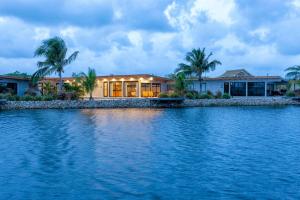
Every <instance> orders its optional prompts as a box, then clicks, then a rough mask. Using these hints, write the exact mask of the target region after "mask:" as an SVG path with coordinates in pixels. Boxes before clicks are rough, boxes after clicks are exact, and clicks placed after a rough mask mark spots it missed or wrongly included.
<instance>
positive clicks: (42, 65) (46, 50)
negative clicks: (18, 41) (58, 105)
mask: <svg viewBox="0 0 300 200" xmlns="http://www.w3.org/2000/svg"><path fill="white" fill-rule="evenodd" d="M67 52H68V48H67V46H66V43H65V41H64V40H63V39H61V38H60V37H54V38H50V39H47V40H44V41H43V42H42V44H41V46H39V47H38V48H37V49H36V51H35V53H34V55H35V56H38V57H39V56H42V57H45V60H44V61H39V62H38V63H37V66H38V70H37V71H36V72H35V73H34V74H33V75H32V81H33V82H37V81H38V80H40V79H41V78H43V77H45V76H47V75H51V74H53V73H57V74H58V76H59V86H58V91H59V93H61V92H62V90H63V80H62V73H64V70H65V67H66V66H67V65H69V64H70V63H72V62H73V61H74V60H75V59H76V58H77V56H78V53H79V52H78V51H75V52H73V53H72V54H71V55H70V56H69V57H67Z"/></svg>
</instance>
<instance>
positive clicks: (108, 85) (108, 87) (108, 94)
mask: <svg viewBox="0 0 300 200" xmlns="http://www.w3.org/2000/svg"><path fill="white" fill-rule="evenodd" d="M107 90H108V91H107V97H110V84H109V80H108V81H107Z"/></svg>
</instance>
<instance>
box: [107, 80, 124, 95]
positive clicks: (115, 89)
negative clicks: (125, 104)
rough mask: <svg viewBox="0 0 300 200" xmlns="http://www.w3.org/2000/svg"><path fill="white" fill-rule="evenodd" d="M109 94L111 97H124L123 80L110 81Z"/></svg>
mask: <svg viewBox="0 0 300 200" xmlns="http://www.w3.org/2000/svg"><path fill="white" fill-rule="evenodd" d="M109 96H110V97H122V96H123V95H122V82H121V81H115V82H110V83H109Z"/></svg>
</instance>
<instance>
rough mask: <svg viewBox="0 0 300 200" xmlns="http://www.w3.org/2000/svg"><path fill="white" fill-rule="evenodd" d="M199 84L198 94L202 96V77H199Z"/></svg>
mask: <svg viewBox="0 0 300 200" xmlns="http://www.w3.org/2000/svg"><path fill="white" fill-rule="evenodd" d="M199 84H200V94H202V77H201V75H200V76H199Z"/></svg>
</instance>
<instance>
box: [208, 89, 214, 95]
mask: <svg viewBox="0 0 300 200" xmlns="http://www.w3.org/2000/svg"><path fill="white" fill-rule="evenodd" d="M206 94H207V95H209V96H214V94H213V93H212V92H211V91H210V90H207V92H206Z"/></svg>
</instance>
